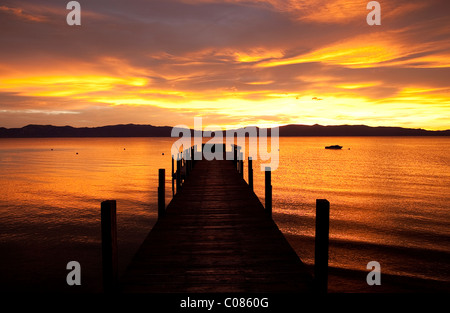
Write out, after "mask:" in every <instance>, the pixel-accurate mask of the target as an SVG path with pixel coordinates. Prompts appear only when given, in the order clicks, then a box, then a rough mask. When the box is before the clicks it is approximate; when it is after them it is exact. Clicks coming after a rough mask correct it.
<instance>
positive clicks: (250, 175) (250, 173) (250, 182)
mask: <svg viewBox="0 0 450 313" xmlns="http://www.w3.org/2000/svg"><path fill="white" fill-rule="evenodd" d="M247 167H248V185H249V186H250V188H251V189H252V191H253V160H252V157H250V156H249V157H248V165H247Z"/></svg>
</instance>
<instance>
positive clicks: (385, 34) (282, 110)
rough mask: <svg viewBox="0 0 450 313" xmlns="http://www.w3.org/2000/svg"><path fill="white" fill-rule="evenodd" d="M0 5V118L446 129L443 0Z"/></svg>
mask: <svg viewBox="0 0 450 313" xmlns="http://www.w3.org/2000/svg"><path fill="white" fill-rule="evenodd" d="M68 2H69V1H64V0H63V1H61V0H58V1H57V0H42V1H41V0H33V1H11V0H1V2H0V127H22V126H25V125H27V124H53V125H59V126H62V125H71V126H103V125H112V124H120V123H122V124H123V123H135V124H152V125H158V126H163V125H167V126H175V125H179V124H185V125H188V126H190V127H193V118H194V117H195V116H201V117H203V124H204V126H208V125H219V126H223V127H227V126H243V125H259V126H273V125H284V124H309V125H312V124H316V123H317V124H322V125H340V124H366V125H370V126H379V125H383V126H402V127H412V128H425V129H449V128H450V126H449V124H450V123H449V121H450V1H448V0H427V1H425V0H381V1H379V3H380V4H381V25H380V26H369V25H368V24H367V23H366V16H367V14H368V13H369V10H367V9H366V5H367V3H368V2H369V1H367V0H246V1H240V0H220V1H219V0H157V1H144V0H127V1H125V0H121V1H117V0H95V1H92V0H79V3H80V4H81V26H69V25H67V23H66V16H67V14H68V13H69V10H67V9H66V4H67V3H68Z"/></svg>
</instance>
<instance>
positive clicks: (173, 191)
mask: <svg viewBox="0 0 450 313" xmlns="http://www.w3.org/2000/svg"><path fill="white" fill-rule="evenodd" d="M174 173H175V166H174V156H173V155H172V175H171V176H170V177H171V178H172V197H173V196H174V195H175V177H174Z"/></svg>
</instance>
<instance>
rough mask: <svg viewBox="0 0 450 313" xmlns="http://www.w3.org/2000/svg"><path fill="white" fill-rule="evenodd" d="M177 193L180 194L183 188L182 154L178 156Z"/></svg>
mask: <svg viewBox="0 0 450 313" xmlns="http://www.w3.org/2000/svg"><path fill="white" fill-rule="evenodd" d="M176 180H177V193H178V192H180V188H181V159H180V154H178V155H177V179H176Z"/></svg>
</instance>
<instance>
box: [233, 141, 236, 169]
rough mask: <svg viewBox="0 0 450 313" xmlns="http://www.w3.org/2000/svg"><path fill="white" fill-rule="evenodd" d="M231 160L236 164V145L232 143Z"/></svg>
mask: <svg viewBox="0 0 450 313" xmlns="http://www.w3.org/2000/svg"><path fill="white" fill-rule="evenodd" d="M233 162H234V165H235V166H236V164H237V146H236V145H233Z"/></svg>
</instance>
